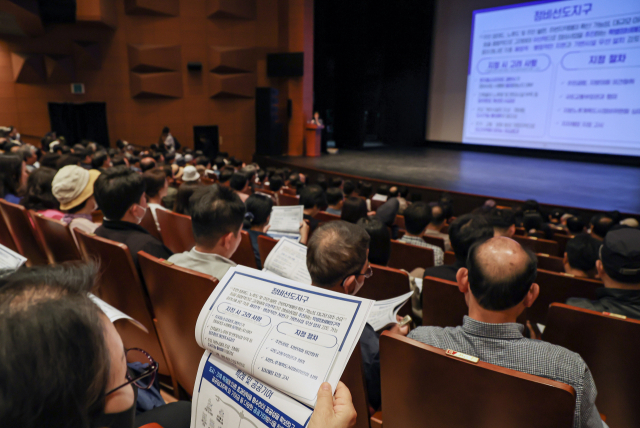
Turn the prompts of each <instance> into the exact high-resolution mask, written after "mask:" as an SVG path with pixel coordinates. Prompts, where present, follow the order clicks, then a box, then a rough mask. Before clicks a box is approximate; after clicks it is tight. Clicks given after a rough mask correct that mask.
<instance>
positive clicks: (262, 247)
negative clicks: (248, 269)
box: [258, 235, 278, 267]
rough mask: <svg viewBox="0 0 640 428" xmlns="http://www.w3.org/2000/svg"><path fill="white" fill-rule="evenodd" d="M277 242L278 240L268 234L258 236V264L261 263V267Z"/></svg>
mask: <svg viewBox="0 0 640 428" xmlns="http://www.w3.org/2000/svg"><path fill="white" fill-rule="evenodd" d="M277 243H278V241H277V240H276V239H273V238H271V237H270V236H262V235H260V236H258V252H259V253H260V264H262V267H264V262H265V261H266V260H267V257H269V253H270V252H271V250H273V248H274V247H275V246H276V244H277Z"/></svg>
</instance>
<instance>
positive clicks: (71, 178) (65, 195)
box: [51, 165, 100, 211]
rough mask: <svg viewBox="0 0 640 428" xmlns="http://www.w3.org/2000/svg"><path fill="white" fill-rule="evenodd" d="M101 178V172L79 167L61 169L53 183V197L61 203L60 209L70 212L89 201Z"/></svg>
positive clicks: (70, 166)
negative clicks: (96, 183) (95, 184)
mask: <svg viewBox="0 0 640 428" xmlns="http://www.w3.org/2000/svg"><path fill="white" fill-rule="evenodd" d="M99 176H100V171H98V170H96V169H92V170H86V169H84V168H82V167H79V166H77V165H67V166H65V167H63V168H61V169H60V170H59V171H58V172H57V173H56V175H55V177H53V182H52V183H51V190H52V193H53V196H54V197H55V198H56V199H57V200H58V202H60V209H61V210H63V211H67V210H70V209H72V208H74V207H77V206H78V205H80V204H81V203H83V202H84V201H86V200H87V199H89V198H90V197H91V195H93V184H94V183H95V182H96V180H97V179H98V177H99Z"/></svg>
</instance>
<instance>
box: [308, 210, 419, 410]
mask: <svg viewBox="0 0 640 428" xmlns="http://www.w3.org/2000/svg"><path fill="white" fill-rule="evenodd" d="M369 239H370V238H369V235H368V234H367V233H366V232H365V230H364V229H363V228H362V227H360V226H357V225H355V224H351V223H347V222H345V221H331V222H328V223H326V224H324V225H322V226H321V227H319V228H318V230H316V232H315V233H314V234H313V235H312V236H311V238H310V239H309V245H308V249H307V268H308V270H309V274H310V276H311V281H312V284H313V285H315V286H317V287H322V288H327V289H331V290H333V291H337V292H340V293H345V294H350V295H356V294H357V293H358V291H359V290H360V289H361V288H362V286H363V285H364V281H365V279H366V278H369V277H371V275H372V270H371V266H370V265H369V261H368V260H367V255H368V254H367V253H368V251H369V250H368V248H369ZM390 331H391V332H392V333H395V334H401V335H403V336H406V335H407V333H408V332H409V327H408V326H404V327H400V326H399V324H395V325H394V326H393V328H391V330H390ZM360 350H361V352H362V363H363V368H364V376H365V380H366V385H367V393H368V394H367V395H368V397H369V403H370V404H371V406H372V407H373V408H374V409H376V410H377V409H379V408H380V404H381V398H380V395H381V394H380V344H379V340H378V335H377V334H376V332H375V331H374V330H373V328H372V327H371V325H369V324H367V325H365V327H364V330H363V332H362V336H361V337H360Z"/></svg>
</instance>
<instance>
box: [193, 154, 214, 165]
mask: <svg viewBox="0 0 640 428" xmlns="http://www.w3.org/2000/svg"><path fill="white" fill-rule="evenodd" d="M210 163H211V159H209V158H208V157H206V156H198V157H197V158H196V165H202V166H207V165H209V164H210Z"/></svg>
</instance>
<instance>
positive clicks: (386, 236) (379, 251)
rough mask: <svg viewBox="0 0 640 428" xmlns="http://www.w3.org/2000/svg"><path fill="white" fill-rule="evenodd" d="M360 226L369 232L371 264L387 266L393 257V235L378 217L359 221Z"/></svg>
mask: <svg viewBox="0 0 640 428" xmlns="http://www.w3.org/2000/svg"><path fill="white" fill-rule="evenodd" d="M357 224H358V226H362V227H363V228H364V230H366V231H367V233H368V234H369V237H370V238H371V240H370V241H369V263H372V264H374V265H380V266H387V265H388V264H389V258H390V257H391V233H390V232H389V228H388V227H387V226H386V225H385V224H384V223H382V221H380V219H379V218H378V217H376V216H371V217H364V218H361V219H360V220H358V223H357Z"/></svg>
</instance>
